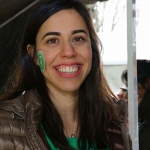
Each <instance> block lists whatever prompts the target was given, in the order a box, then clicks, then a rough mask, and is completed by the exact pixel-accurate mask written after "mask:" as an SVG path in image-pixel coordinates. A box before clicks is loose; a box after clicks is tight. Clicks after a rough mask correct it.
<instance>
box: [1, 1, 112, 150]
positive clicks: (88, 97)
mask: <svg viewBox="0 0 150 150" xmlns="http://www.w3.org/2000/svg"><path fill="white" fill-rule="evenodd" d="M64 9H75V10H76V11H77V12H78V13H79V14H80V15H81V17H82V18H83V20H84V21H85V23H86V25H87V28H88V30H89V34H90V39H91V46H92V67H91V71H90V73H89V74H88V76H87V77H86V79H85V81H84V82H83V83H82V85H81V86H80V88H79V95H78V119H79V122H78V126H79V129H80V134H79V140H78V146H79V149H82V150H85V149H90V148H91V147H94V145H96V147H97V148H96V149H100V148H105V146H106V145H107V146H108V136H107V127H108V124H109V121H110V120H111V118H112V116H111V115H112V109H111V101H112V96H113V93H112V91H111V90H110V88H109V86H108V84H107V82H106V79H105V77H104V75H103V71H102V67H101V63H102V62H101V57H100V50H102V45H101V42H100V41H99V39H98V37H97V34H96V32H95V30H94V27H93V24H92V19H91V17H90V14H89V11H88V8H86V6H85V5H84V4H83V3H81V2H79V1H77V0H48V1H46V0H42V1H40V2H39V3H38V4H37V5H36V6H35V7H34V9H33V10H32V13H31V15H30V17H29V19H28V21H27V24H26V28H25V31H24V34H23V38H22V42H21V45H20V54H19V59H18V61H17V63H16V64H17V65H16V69H15V74H14V78H11V82H10V81H9V83H11V85H10V86H8V87H9V88H7V89H9V91H10V92H8V93H7V95H6V96H5V97H3V99H8V98H9V99H10V98H14V97H17V96H19V95H20V94H21V93H22V92H23V91H25V90H29V89H36V91H37V92H38V94H39V95H40V97H41V98H42V101H43V104H44V111H43V118H42V125H43V127H44V129H45V131H46V133H47V134H48V136H49V137H50V139H51V140H52V142H53V143H54V145H55V146H56V147H58V148H59V149H61V150H63V149H65V150H72V149H73V148H71V147H70V146H69V144H68V142H67V140H66V137H65V134H64V132H63V122H62V120H61V117H60V115H59V114H58V112H57V110H56V108H55V107H54V105H53V103H52V101H51V99H50V97H49V94H48V88H47V86H46V84H45V80H44V77H43V75H42V73H41V71H40V69H39V67H38V66H37V65H36V64H35V63H34V59H35V57H36V55H37V54H36V36H37V33H38V31H39V29H40V27H41V25H42V24H43V23H44V22H45V21H46V20H47V19H48V18H49V17H50V16H52V15H53V14H55V13H57V12H58V11H60V10H64ZM28 44H30V45H33V46H34V53H33V56H30V55H29V54H28V52H27V45H28ZM87 142H88V145H87V144H86V143H87Z"/></svg>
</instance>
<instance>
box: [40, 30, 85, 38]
mask: <svg viewBox="0 0 150 150" xmlns="http://www.w3.org/2000/svg"><path fill="white" fill-rule="evenodd" d="M76 33H85V34H86V35H87V32H86V31H85V30H83V29H79V30H73V31H72V32H71V34H76ZM49 35H57V36H60V35H61V33H60V32H47V33H46V34H45V35H44V36H43V38H42V40H43V39H44V38H45V37H46V36H49Z"/></svg>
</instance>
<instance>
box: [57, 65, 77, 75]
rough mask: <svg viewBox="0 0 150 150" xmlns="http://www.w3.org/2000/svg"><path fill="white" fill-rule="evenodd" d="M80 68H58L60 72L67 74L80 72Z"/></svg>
mask: <svg viewBox="0 0 150 150" xmlns="http://www.w3.org/2000/svg"><path fill="white" fill-rule="evenodd" d="M78 69H79V68H72V67H66V68H57V70H58V71H59V72H63V73H66V74H72V73H75V72H77V71H78Z"/></svg>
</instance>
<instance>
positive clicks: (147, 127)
mask: <svg viewBox="0 0 150 150" xmlns="http://www.w3.org/2000/svg"><path fill="white" fill-rule="evenodd" d="M138 118H139V150H150V142H149V139H150V90H149V91H147V92H146V94H145V95H144V97H143V98H142V100H141V102H140V104H139V107H138Z"/></svg>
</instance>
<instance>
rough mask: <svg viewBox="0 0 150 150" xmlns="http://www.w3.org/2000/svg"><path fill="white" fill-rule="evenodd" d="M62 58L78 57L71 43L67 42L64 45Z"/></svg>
mask: <svg viewBox="0 0 150 150" xmlns="http://www.w3.org/2000/svg"><path fill="white" fill-rule="evenodd" d="M60 55H61V57H68V58H69V57H75V56H76V55H77V53H76V50H75V48H74V47H73V46H72V44H71V43H70V42H65V43H63V44H62V49H61V52H60Z"/></svg>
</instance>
